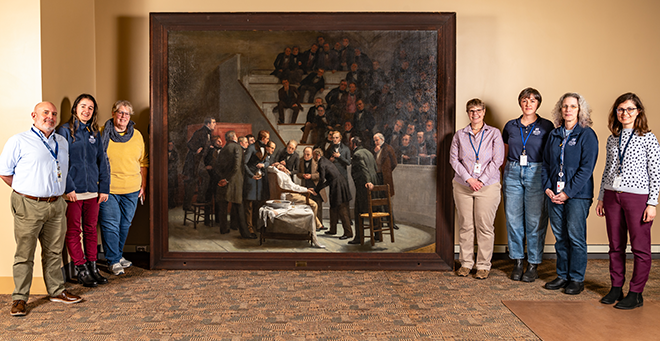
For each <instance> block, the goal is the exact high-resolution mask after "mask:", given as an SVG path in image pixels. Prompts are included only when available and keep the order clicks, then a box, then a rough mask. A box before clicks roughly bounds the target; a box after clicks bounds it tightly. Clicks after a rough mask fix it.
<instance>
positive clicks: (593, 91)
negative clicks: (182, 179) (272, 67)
mask: <svg viewBox="0 0 660 341" xmlns="http://www.w3.org/2000/svg"><path fill="white" fill-rule="evenodd" d="M333 4H334V5H333V10H334V11H375V10H377V11H406V12H409V11H413V12H416V11H424V12H429V11H430V12H440V11H445V12H456V13H457V95H456V97H457V98H456V99H457V103H458V106H457V107H458V109H461V108H462V106H463V103H465V102H466V101H467V100H468V99H470V98H473V97H480V98H482V99H483V100H485V101H486V103H487V105H488V114H487V115H488V116H487V121H488V122H489V123H490V124H493V125H495V126H498V127H502V126H503V125H504V123H505V122H506V121H507V120H509V119H512V118H514V117H517V116H518V115H519V114H520V110H519V108H518V105H517V103H516V97H517V94H518V92H519V91H520V90H521V89H522V88H524V87H526V86H533V87H536V88H537V89H539V90H540V91H541V93H542V94H543V97H544V103H543V105H542V106H541V108H540V110H539V113H540V114H541V115H543V116H547V114H548V113H549V111H550V108H551V107H552V106H553V104H554V102H555V101H556V99H557V98H558V97H559V96H560V95H561V94H563V93H564V92H567V91H576V92H579V93H581V94H582V95H584V96H585V98H586V99H587V100H588V101H589V103H590V104H591V105H592V107H593V109H594V112H593V119H594V129H595V130H596V133H597V134H598V136H599V139H600V141H601V158H600V159H599V162H598V165H597V167H596V171H595V174H596V183H597V186H598V184H599V182H600V175H601V174H602V170H603V165H604V162H605V160H604V154H602V152H603V150H604V143H605V140H606V138H607V136H608V135H609V132H608V131H607V128H606V120H607V119H606V112H607V110H608V108H609V106H611V104H612V102H613V101H614V99H615V98H616V96H618V95H619V94H621V93H623V92H626V91H634V92H636V93H637V94H639V95H640V96H641V98H642V99H643V100H644V102H645V105H646V107H647V111H648V112H649V113H651V115H650V116H651V127H652V128H654V129H655V131H660V129H659V128H660V120H657V119H654V117H655V116H653V115H652V113H653V112H655V111H657V110H658V108H660V98H658V97H657V96H655V95H656V93H655V91H656V90H657V87H654V86H653V85H654V84H655V83H656V82H657V78H658V76H659V75H660V72H659V71H660V66H658V62H657V61H658V60H660V46H658V44H657V42H658V41H660V21H658V20H656V19H655V17H654V15H655V14H657V13H658V12H659V11H660V2H656V1H631V2H627V3H626V4H625V5H623V3H622V2H620V1H613V0H605V1H595V0H589V1H581V2H575V1H565V0H560V1H546V2H539V1H535V2H524V1H515V0H501V1H489V0H475V1H446V0H419V1H415V2H400V1H387V2H384V1H358V2H356V1H350V0H335V1H334V2H333ZM1 6H2V12H1V13H2V14H0V16H1V17H2V18H3V19H4V20H2V22H0V28H3V29H2V30H1V31H0V32H2V34H0V39H1V41H2V42H3V43H4V44H2V46H3V52H4V53H3V54H2V55H0V72H1V75H2V77H0V82H1V83H0V96H2V98H3V99H4V101H0V103H2V104H1V105H2V115H3V118H4V121H3V126H2V127H0V143H4V141H6V139H7V138H8V137H9V136H11V135H13V134H15V133H16V132H18V131H21V130H23V129H24V128H25V127H27V125H29V118H28V116H27V113H29V111H30V110H31V107H32V106H33V105H34V103H36V102H38V101H39V99H40V98H41V93H40V90H41V88H40V77H41V74H40V72H39V71H38V70H40V68H39V65H40V64H39V59H38V57H39V55H38V54H37V53H36V51H38V50H39V46H40V45H39V42H38V41H39V39H40V38H39V29H38V27H39V19H38V18H39V13H40V12H39V1H36V0H29V1H22V2H16V3H15V4H14V3H11V2H6V1H5V2H3V4H2V5H1ZM624 6H625V7H624ZM42 7H43V10H42V13H43V14H44V15H45V14H49V16H48V17H46V18H44V19H43V23H44V25H48V27H47V30H46V27H44V31H43V33H42V34H43V40H44V41H43V42H42V44H43V45H42V46H43V49H44V52H43V54H42V55H41V57H42V59H43V82H44V83H43V96H44V98H47V99H50V100H52V101H55V102H56V104H57V105H58V106H60V105H61V103H62V100H63V99H64V98H67V97H68V98H70V99H71V100H73V98H75V96H77V95H78V94H79V93H80V92H83V91H86V92H91V93H93V94H95V96H96V99H97V100H98V102H99V108H100V113H101V116H100V119H101V120H100V121H105V120H106V119H108V118H109V117H110V108H111V105H112V102H114V101H115V100H117V99H120V98H123V99H128V100H130V101H131V102H133V104H134V106H135V111H136V113H137V115H136V116H135V117H134V119H135V120H136V122H137V123H138V129H140V130H141V131H142V132H146V129H147V125H148V121H149V115H148V113H149V55H148V52H149V45H148V43H149V28H148V21H149V19H148V14H149V12H170V11H173V12H178V11H180V12H201V11H209V12H253V11H292V12H293V11H319V10H324V8H319V7H318V6H317V5H315V3H313V2H309V1H301V0H294V1H290V2H288V3H281V2H273V1H266V0H246V1H240V2H232V3H226V2H219V1H213V0H188V1H180V0H118V1H85V0H66V1H57V5H55V1H52V0H49V1H46V0H44V1H43V2H42ZM47 49H48V50H49V51H47ZM619 70H620V71H619ZM617 71H618V72H617ZM457 115H458V118H457V126H458V127H462V126H465V125H466V124H467V123H468V121H467V119H466V117H465V115H463V113H462V110H459V112H458V113H457ZM5 123H7V124H5ZM9 123H12V124H9ZM145 135H146V134H145ZM2 191H4V192H5V193H4V194H3V193H2ZM8 193H9V190H8V188H6V187H5V188H3V189H0V207H5V208H6V207H8ZM3 203H4V206H3ZM140 211H141V212H140ZM146 212H147V207H146V206H145V207H144V208H140V210H139V212H138V213H139V214H138V215H139V216H138V218H139V221H138V224H136V226H134V231H133V232H132V233H131V236H130V237H129V238H131V241H132V243H133V244H137V243H140V244H143V243H148V230H149V226H148V220H147V219H146V217H147V216H146ZM592 212H593V211H592ZM140 213H141V215H140ZM0 220H1V221H2V222H3V224H2V226H5V228H3V229H2V232H0V233H1V234H2V235H1V236H0V237H4V238H0V276H11V258H12V257H11V255H12V253H13V251H12V250H13V248H14V244H13V238H12V233H11V225H12V218H11V214H10V213H9V212H8V210H7V209H5V210H2V209H0ZM588 229H589V230H588V242H589V244H590V246H591V247H592V248H591V249H592V250H603V249H602V247H600V246H599V245H603V244H606V243H607V237H606V234H605V224H604V220H603V219H601V218H598V217H596V215H595V214H591V216H590V217H589V221H588ZM496 234H497V243H498V244H504V243H505V228H504V220H503V219H502V215H501V214H500V215H499V217H498V220H497V231H496ZM549 235H551V233H549ZM548 241H549V242H551V237H550V238H549V240H548ZM653 242H654V244H660V235H658V234H657V233H656V234H655V235H654V238H653ZM129 244H130V243H129ZM605 250H606V249H605Z"/></svg>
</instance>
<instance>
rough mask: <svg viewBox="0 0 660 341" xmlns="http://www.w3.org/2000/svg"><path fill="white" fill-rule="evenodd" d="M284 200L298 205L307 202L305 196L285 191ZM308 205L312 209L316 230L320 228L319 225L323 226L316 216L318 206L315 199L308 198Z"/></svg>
mask: <svg viewBox="0 0 660 341" xmlns="http://www.w3.org/2000/svg"><path fill="white" fill-rule="evenodd" d="M286 200H289V201H291V202H293V203H294V204H298V205H306V204H307V201H306V198H305V196H304V195H302V194H298V193H286ZM309 206H310V207H311V208H312V211H314V219H316V229H317V230H318V229H320V228H321V226H323V224H322V223H321V221H320V220H319V216H318V209H319V206H318V205H317V204H316V201H314V200H312V199H309Z"/></svg>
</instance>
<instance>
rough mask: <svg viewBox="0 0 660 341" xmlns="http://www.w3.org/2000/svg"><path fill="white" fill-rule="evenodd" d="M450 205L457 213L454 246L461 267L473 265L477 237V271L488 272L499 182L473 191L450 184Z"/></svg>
mask: <svg viewBox="0 0 660 341" xmlns="http://www.w3.org/2000/svg"><path fill="white" fill-rule="evenodd" d="M452 186H453V187H454V203H455V204H456V212H457V214H458V228H459V230H458V243H459V246H460V253H459V256H458V260H459V261H460V262H461V266H462V267H465V268H468V269H472V267H473V266H474V239H475V232H476V238H477V246H478V250H477V270H490V266H491V263H490V261H491V259H492V258H493V245H494V244H495V226H494V225H493V223H494V222H495V214H496V213H497V207H498V206H499V205H500V198H501V195H500V189H501V188H502V186H501V185H500V183H499V182H498V183H495V184H492V185H489V186H484V187H482V188H481V189H480V190H478V191H476V192H474V191H472V189H471V188H470V187H469V186H464V185H461V184H459V183H458V182H456V181H455V180H454V181H452Z"/></svg>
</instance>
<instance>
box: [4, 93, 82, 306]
mask: <svg viewBox="0 0 660 341" xmlns="http://www.w3.org/2000/svg"><path fill="white" fill-rule="evenodd" d="M31 115H32V120H33V121H34V125H33V126H32V127H31V128H30V130H28V131H25V132H22V133H20V134H17V135H14V136H12V137H11V138H9V140H8V141H7V143H6V144H5V146H4V149H3V151H2V154H0V178H2V180H3V181H4V182H5V183H7V185H9V186H10V187H11V188H12V189H13V190H14V191H13V192H12V194H11V206H12V212H13V213H14V236H15V239H16V253H15V254H14V266H13V270H14V286H15V288H14V292H13V294H12V299H13V303H12V307H11V312H10V314H11V315H12V316H23V315H25V314H26V313H27V309H26V305H27V304H26V302H27V301H28V298H29V295H30V286H31V285H32V268H33V265H34V252H35V249H36V247H37V240H39V242H40V243H41V248H42V250H43V251H42V260H41V263H42V267H43V276H44V282H45V283H46V289H47V290H48V295H49V296H50V300H51V301H53V302H61V303H66V304H70V303H78V302H80V301H82V298H80V297H79V296H76V295H73V294H71V293H69V292H67V291H66V290H64V278H63V277H62V271H61V269H60V264H61V261H62V249H63V247H64V233H65V230H64V229H63V228H62V226H63V225H62V221H63V218H64V213H65V211H66V202H65V201H64V198H63V197H62V194H64V189H65V187H66V176H67V170H68V168H69V145H68V143H67V142H66V139H65V138H64V137H62V136H61V135H58V134H56V133H54V130H55V125H56V124H57V108H56V107H55V105H53V104H52V103H50V102H42V103H39V104H37V105H36V106H35V108H34V111H33V112H32V114H31Z"/></svg>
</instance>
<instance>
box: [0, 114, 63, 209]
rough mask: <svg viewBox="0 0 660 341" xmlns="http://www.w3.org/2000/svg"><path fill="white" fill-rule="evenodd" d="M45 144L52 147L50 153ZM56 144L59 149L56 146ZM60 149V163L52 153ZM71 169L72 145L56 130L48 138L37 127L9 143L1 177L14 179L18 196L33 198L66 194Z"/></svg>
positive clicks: (2, 158)
mask: <svg viewBox="0 0 660 341" xmlns="http://www.w3.org/2000/svg"><path fill="white" fill-rule="evenodd" d="M44 142H47V143H48V145H49V146H50V150H49V149H48V147H46V145H45V144H44ZM56 144H57V146H56ZM56 149H57V151H58V152H57V161H59V172H60V173H61V175H60V176H59V177H58V162H56V160H55V157H54V156H53V154H52V153H51V150H52V152H55V150H56ZM68 169H69V144H68V143H67V141H66V139H65V138H64V137H63V136H62V135H59V134H57V133H55V132H54V131H53V133H51V134H50V136H49V137H48V138H46V137H45V136H44V134H43V133H42V132H41V131H40V130H39V129H37V128H35V127H34V126H33V127H31V128H30V130H28V131H24V132H22V133H20V134H16V135H14V136H12V137H10V138H9V140H7V143H6V144H5V146H4V148H3V150H2V154H0V175H5V176H11V175H13V176H14V178H13V181H12V185H11V187H12V188H13V189H14V190H15V191H16V192H18V193H21V194H26V195H30V196H34V197H40V198H45V197H54V196H60V195H62V194H64V189H65V188H66V176H67V171H68Z"/></svg>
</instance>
